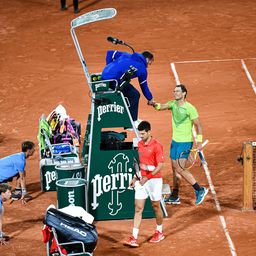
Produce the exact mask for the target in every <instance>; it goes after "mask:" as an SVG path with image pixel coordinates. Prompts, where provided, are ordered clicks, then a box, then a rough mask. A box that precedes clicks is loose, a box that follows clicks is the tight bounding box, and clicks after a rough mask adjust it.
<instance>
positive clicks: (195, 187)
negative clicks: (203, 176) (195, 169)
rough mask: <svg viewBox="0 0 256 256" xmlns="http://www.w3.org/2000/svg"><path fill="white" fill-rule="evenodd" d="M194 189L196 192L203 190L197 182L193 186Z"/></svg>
mask: <svg viewBox="0 0 256 256" xmlns="http://www.w3.org/2000/svg"><path fill="white" fill-rule="evenodd" d="M193 188H194V190H196V191H199V190H201V187H200V186H199V184H198V183H197V182H196V183H195V184H194V185H193Z"/></svg>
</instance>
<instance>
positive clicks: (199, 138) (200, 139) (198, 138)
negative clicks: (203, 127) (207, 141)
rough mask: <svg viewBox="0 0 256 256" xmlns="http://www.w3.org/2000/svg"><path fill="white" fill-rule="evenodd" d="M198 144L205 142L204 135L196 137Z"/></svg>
mask: <svg viewBox="0 0 256 256" xmlns="http://www.w3.org/2000/svg"><path fill="white" fill-rule="evenodd" d="M196 142H203V135H202V134H198V135H196Z"/></svg>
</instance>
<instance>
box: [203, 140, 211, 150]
mask: <svg viewBox="0 0 256 256" xmlns="http://www.w3.org/2000/svg"><path fill="white" fill-rule="evenodd" d="M208 142H209V140H205V141H204V142H203V144H202V148H203V147H204V146H205V145H206V144H207V143H208Z"/></svg>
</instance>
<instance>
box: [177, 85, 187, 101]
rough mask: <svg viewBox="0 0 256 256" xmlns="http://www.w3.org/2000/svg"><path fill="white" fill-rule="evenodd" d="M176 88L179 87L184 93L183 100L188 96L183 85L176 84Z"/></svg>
mask: <svg viewBox="0 0 256 256" xmlns="http://www.w3.org/2000/svg"><path fill="white" fill-rule="evenodd" d="M176 87H180V89H181V91H182V92H185V93H186V94H185V98H186V97H187V95H188V91H187V88H186V86H185V85H184V84H178V85H176Z"/></svg>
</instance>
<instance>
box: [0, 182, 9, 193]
mask: <svg viewBox="0 0 256 256" xmlns="http://www.w3.org/2000/svg"><path fill="white" fill-rule="evenodd" d="M8 189H9V190H11V189H12V187H11V186H10V185H9V184H7V183H2V184H0V194H1V193H5V192H6V191H7V190H8Z"/></svg>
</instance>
